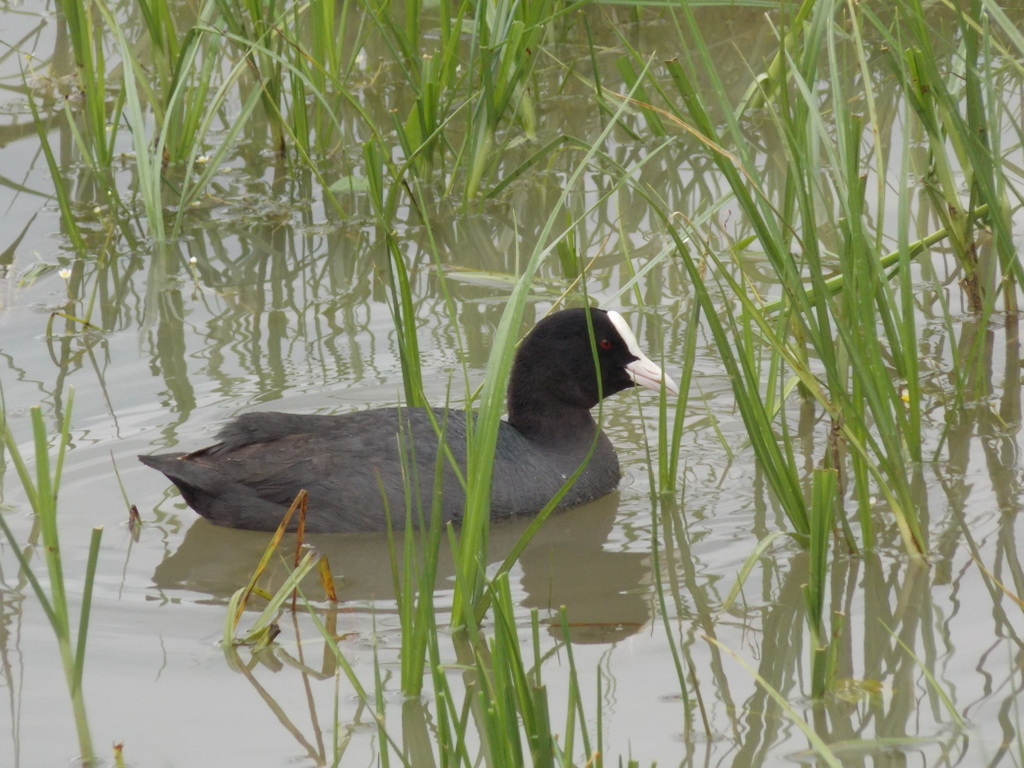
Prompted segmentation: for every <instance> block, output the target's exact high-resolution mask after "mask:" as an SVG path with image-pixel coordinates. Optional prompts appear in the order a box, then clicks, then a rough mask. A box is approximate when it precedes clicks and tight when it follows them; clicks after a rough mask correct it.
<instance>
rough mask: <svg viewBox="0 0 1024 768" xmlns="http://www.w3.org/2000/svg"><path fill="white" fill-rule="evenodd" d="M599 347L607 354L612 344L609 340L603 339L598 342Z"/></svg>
mask: <svg viewBox="0 0 1024 768" xmlns="http://www.w3.org/2000/svg"><path fill="white" fill-rule="evenodd" d="M597 346H599V347H600V348H601V349H603V350H604V351H605V352H607V351H608V350H609V349H611V348H612V343H611V342H610V341H608V339H601V340H600V341H599V342H597Z"/></svg>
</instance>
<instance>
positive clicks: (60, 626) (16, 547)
mask: <svg viewBox="0 0 1024 768" xmlns="http://www.w3.org/2000/svg"><path fill="white" fill-rule="evenodd" d="M73 403H74V394H73V393H71V394H69V395H68V404H67V408H66V409H65V411H64V420H63V421H62V422H61V425H60V431H59V432H58V434H57V435H56V436H55V437H54V438H51V435H50V434H49V433H48V431H47V428H46V423H45V422H44V420H43V412H42V409H40V408H39V407H35V408H33V409H32V436H33V443H34V447H35V456H34V459H35V461H34V469H32V470H30V469H29V465H28V463H27V462H26V461H25V459H24V457H23V456H22V455H21V452H20V451H19V449H18V445H17V442H16V441H15V438H14V435H13V433H12V432H11V430H10V426H9V425H8V423H7V420H6V416H5V415H4V411H3V410H2V409H0V432H2V434H3V444H4V446H5V447H6V449H7V454H8V456H9V457H10V460H11V462H12V463H13V464H14V466H15V468H16V469H17V471H18V477H19V479H20V480H21V484H22V487H23V488H24V489H25V493H26V495H27V496H28V499H29V502H30V503H31V505H32V510H33V511H34V512H35V514H36V519H37V520H38V522H39V530H40V534H41V536H40V538H41V539H42V541H41V544H40V546H39V547H38V549H39V551H40V553H41V555H42V558H43V561H44V562H45V564H46V576H47V579H48V583H46V584H44V583H43V581H42V580H41V578H40V575H39V574H37V573H36V570H35V568H34V567H33V565H32V560H31V558H32V553H33V549H34V548H33V547H32V546H31V545H28V544H23V543H21V542H19V541H18V540H17V539H16V538H15V535H14V532H13V531H12V530H11V527H10V525H8V523H7V520H6V519H5V518H4V516H3V515H0V528H2V529H3V532H4V535H5V536H6V537H7V541H8V543H9V544H10V545H11V550H12V551H13V552H14V555H15V557H16V558H17V560H18V565H19V566H20V568H21V575H22V576H23V577H24V578H25V579H26V580H27V581H28V583H29V584H30V585H31V586H32V591H33V592H34V593H35V595H36V598H37V599H38V600H39V605H40V606H41V607H42V609H43V612H44V613H45V614H46V618H47V619H48V620H49V622H50V627H51V628H52V629H53V634H54V637H55V638H56V640H57V648H58V650H59V652H60V660H61V666H62V667H63V669H64V677H65V679H66V680H67V685H68V693H69V695H70V698H71V706H72V710H73V711H74V715H75V727H76V730H77V733H78V744H79V749H80V750H81V758H82V760H83V761H84V762H85V763H91V761H92V760H93V756H94V754H95V753H94V752H93V748H92V736H91V734H90V732H89V721H88V717H87V711H86V705H85V694H84V692H83V691H82V671H83V669H84V668H85V649H86V641H87V639H88V636H89V616H90V611H91V608H92V592H93V583H94V579H95V576H96V564H97V563H98V562H99V551H100V539H101V537H102V535H103V529H102V528H93V531H92V538H91V539H90V542H89V556H88V560H87V562H86V567H85V581H84V583H83V586H82V595H81V609H80V611H79V616H78V626H77V628H75V627H74V624H73V621H72V618H71V612H70V609H69V598H68V592H67V582H66V579H65V574H64V566H63V560H62V558H61V548H60V535H59V533H60V528H59V526H58V524H57V492H58V490H59V488H60V478H61V470H62V469H63V466H64V456H65V453H66V452H67V448H68V444H69V443H70V440H71V409H72V405H73ZM54 441H55V442H56V443H57V453H56V463H55V464H53V465H51V461H50V448H51V443H52V442H54ZM51 466H52V469H51Z"/></svg>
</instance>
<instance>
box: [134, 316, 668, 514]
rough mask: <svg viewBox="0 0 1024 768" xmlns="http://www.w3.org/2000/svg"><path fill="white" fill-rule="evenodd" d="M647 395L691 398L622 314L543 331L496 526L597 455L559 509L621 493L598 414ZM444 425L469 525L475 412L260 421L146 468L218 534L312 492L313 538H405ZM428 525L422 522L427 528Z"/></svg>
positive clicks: (510, 434) (497, 487) (509, 434)
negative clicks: (356, 534) (390, 530)
mask: <svg viewBox="0 0 1024 768" xmlns="http://www.w3.org/2000/svg"><path fill="white" fill-rule="evenodd" d="M588 313H589V316H590V322H591V323H592V327H593V334H594V335H593V342H592V340H591V335H590V330H589V328H588V323H587V315H588ZM595 351H596V356H597V364H598V370H599V373H598V372H597V371H595V366H594V362H595ZM633 386H642V387H646V388H648V389H653V390H660V389H661V387H662V386H664V387H665V389H666V390H667V391H668V392H670V393H673V394H675V393H677V389H676V385H675V384H674V383H673V381H672V380H671V379H670V378H669V377H668V376H666V375H665V374H663V373H662V371H661V369H660V368H659V367H658V366H657V365H655V364H654V363H653V362H652V361H651V360H649V359H648V358H647V356H646V355H644V353H643V352H641V351H640V348H639V346H638V345H637V342H636V337H635V336H634V335H633V333H632V332H631V331H630V329H629V326H628V325H627V324H626V322H625V320H623V319H622V316H621V315H620V314H618V313H617V312H606V311H604V310H600V309H590V310H585V309H566V310H562V311H560V312H556V313H553V314H551V315H549V316H548V317H546V318H545V319H543V320H541V321H540V322H539V323H537V325H536V326H535V327H534V328H533V330H532V331H530V333H529V334H527V336H526V338H524V339H523V341H522V343H521V344H520V346H519V350H518V352H517V353H516V357H515V360H514V363H513V367H512V374H511V377H510V380H509V386H508V421H503V422H502V423H501V426H500V429H499V432H498V442H497V447H496V453H495V458H494V477H493V481H492V490H491V517H492V518H502V517H509V516H512V515H528V514H535V513H537V512H539V511H540V510H541V509H542V508H543V507H544V505H546V504H547V503H548V502H549V501H550V500H551V498H552V497H553V496H554V495H555V493H557V492H558V490H559V489H560V488H561V487H562V486H563V485H564V484H565V481H566V479H567V478H569V477H570V476H571V475H572V474H573V473H574V472H575V471H576V470H577V468H578V467H579V466H580V464H581V463H583V462H584V461H585V460H586V458H587V455H588V454H589V453H590V452H591V448H592V447H593V454H592V455H591V457H590V461H589V463H588V464H587V465H586V468H585V469H584V470H583V472H582V473H581V474H580V476H579V477H578V478H577V480H576V482H575V483H574V484H573V486H572V487H571V488H570V489H569V491H568V492H567V493H566V494H565V496H564V497H562V499H561V501H560V502H559V507H563V508H567V507H574V506H577V505H579V504H583V503H585V502H588V501H591V500H593V499H596V498H598V497H600V496H603V495H605V494H607V493H609V492H611V491H612V490H614V489H615V487H616V486H617V485H618V483H619V460H618V458H617V457H616V455H615V449H614V448H613V447H612V444H611V442H610V441H609V440H608V438H607V437H606V436H605V434H604V433H603V432H601V430H600V429H599V428H598V426H597V424H596V422H595V421H594V419H593V417H592V416H591V414H590V409H591V408H593V407H594V406H595V405H597V403H598V401H599V400H600V399H601V398H602V397H607V396H608V395H612V394H614V393H616V392H620V391H622V390H624V389H627V388H629V387H633ZM431 417H432V418H431ZM470 419H472V417H470ZM438 427H440V428H441V429H442V430H443V435H444V438H443V439H444V440H446V441H447V446H448V450H449V451H450V454H445V455H443V456H442V458H441V465H442V468H441V482H442V515H443V518H444V520H445V521H453V522H458V521H459V519H460V518H461V516H462V512H463V508H464V505H465V492H464V489H463V487H462V484H461V482H460V480H459V476H460V475H461V474H462V472H463V470H464V468H465V463H466V430H467V417H466V413H465V412H464V411H459V410H448V411H445V410H443V409H438V408H433V409H430V410H429V411H428V409H425V408H377V409H374V410H368V411H361V412H357V413H346V414H342V415H338V416H322V415H301V414H291V413H266V412H257V413H247V414H243V415H242V416H240V417H239V418H237V419H235V420H234V421H232V422H231V423H229V424H228V425H227V426H225V427H224V428H223V429H222V430H221V432H220V434H219V435H218V436H217V440H218V442H217V443H216V444H215V445H212V446H210V447H208V448H203V449H201V450H198V451H195V452H193V453H185V454H183V453H168V454H162V455H159V456H140V457H139V459H140V460H141V461H142V462H143V463H144V464H146V465H147V466H150V467H153V468H154V469H158V470H160V471H161V472H163V473H164V474H165V475H167V477H168V478H170V480H171V481H172V482H173V483H174V484H175V485H176V486H178V489H179V490H180V491H181V495H182V497H184V499H185V501H186V503H187V504H188V505H189V506H190V507H192V508H193V509H194V510H195V511H196V512H198V513H199V514H201V515H202V516H203V517H205V518H207V519H208V520H210V522H212V523H216V524H217V525H226V526H231V527H234V528H248V529H252V530H261V531H267V530H275V529H276V528H277V526H278V524H279V523H280V521H281V517H282V515H283V514H284V512H285V511H286V510H287V509H288V507H289V505H290V504H291V503H292V501H293V500H294V499H295V496H296V494H298V492H299V491H300V490H301V489H303V488H305V489H306V491H307V492H308V493H309V504H308V513H307V517H306V529H307V530H309V531H315V532H343V531H374V530H383V529H384V528H385V527H386V525H387V519H388V516H389V515H390V518H391V522H392V524H393V525H394V526H395V527H396V528H401V527H403V526H404V524H405V520H406V508H407V503H406V500H407V498H410V499H412V500H413V503H414V504H417V503H420V504H422V507H421V509H422V513H423V515H424V519H429V515H430V509H431V506H430V505H431V500H432V498H433V497H432V493H433V487H434V479H435V474H436V468H437V463H438V446H439V443H440V440H441V438H439V437H438ZM451 460H454V461H455V462H456V464H457V465H458V466H459V471H458V473H457V472H456V471H455V470H454V469H453V468H452V466H451ZM385 498H386V501H385ZM418 517H419V515H418V513H414V514H413V519H414V520H415V519H418Z"/></svg>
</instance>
